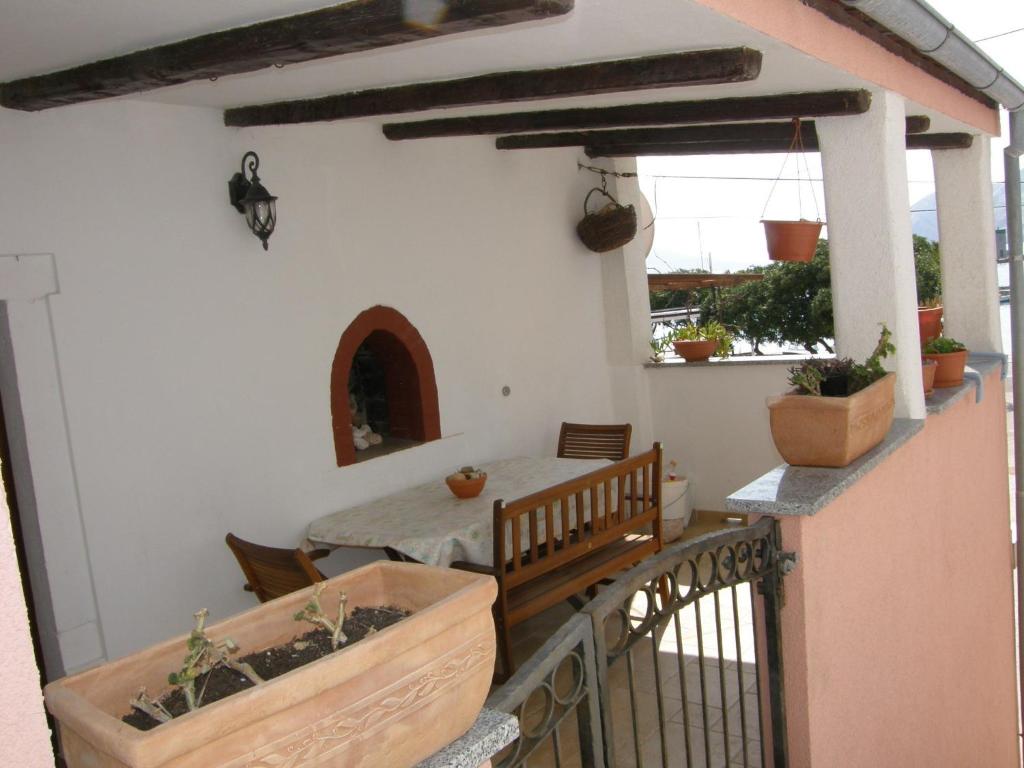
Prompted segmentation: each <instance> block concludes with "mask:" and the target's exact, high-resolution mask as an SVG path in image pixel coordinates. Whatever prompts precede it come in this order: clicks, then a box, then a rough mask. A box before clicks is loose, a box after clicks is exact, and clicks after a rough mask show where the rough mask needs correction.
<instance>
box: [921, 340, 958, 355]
mask: <svg viewBox="0 0 1024 768" xmlns="http://www.w3.org/2000/svg"><path fill="white" fill-rule="evenodd" d="M965 349H967V347H966V346H964V345H963V344H961V343H960V342H959V341H957V340H956V339H950V338H947V337H945V336H939V338H937V339H932V340H931V341H929V342H928V344H927V345H926V346H925V348H924V353H925V354H926V355H948V354H949V353H950V352H963V351H964V350H965Z"/></svg>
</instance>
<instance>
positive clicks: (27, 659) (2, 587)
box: [0, 481, 53, 768]
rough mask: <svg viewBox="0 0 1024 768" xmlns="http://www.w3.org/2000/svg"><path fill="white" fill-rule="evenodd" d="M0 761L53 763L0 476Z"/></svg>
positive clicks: (48, 767)
mask: <svg viewBox="0 0 1024 768" xmlns="http://www.w3.org/2000/svg"><path fill="white" fill-rule="evenodd" d="M0 616H3V621H0V648H2V649H3V651H2V652H0V665H2V666H3V684H2V685H0V765H9V766H15V765H17V766H20V767H21V768H53V749H52V748H51V747H50V730H49V728H47V726H46V715H45V714H44V712H43V695H42V692H41V691H40V689H39V669H38V668H37V667H36V660H35V656H34V655H33V653H32V639H31V637H30V636H29V629H28V613H27V612H26V610H25V600H24V597H23V595H22V591H21V578H20V575H19V573H18V562H17V560H16V558H15V554H14V538H13V536H12V534H11V518H10V511H9V510H8V508H7V495H6V494H5V493H4V487H3V482H2V481H0Z"/></svg>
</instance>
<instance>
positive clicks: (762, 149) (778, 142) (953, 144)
mask: <svg viewBox="0 0 1024 768" xmlns="http://www.w3.org/2000/svg"><path fill="white" fill-rule="evenodd" d="M973 141H974V137H973V136H972V135H971V134H969V133H919V134H911V135H908V136H907V149H930V150H943V149H966V148H968V147H970V146H971V144H972V143H973ZM789 146H790V140H789V139H771V138H765V139H747V140H744V139H729V140H723V141H692V142H687V143H678V142H677V143H671V142H647V143H634V144H626V143H619V144H611V143H610V144H594V145H587V146H585V147H584V151H585V152H586V154H587V157H641V156H644V155H664V156H683V155H743V154H751V155H756V154H767V153H783V152H788V151H789ZM804 149H806V150H807V151H808V152H817V151H818V149H819V148H818V137H817V135H814V136H813V137H811V138H810V139H809V140H808V139H805V140H804Z"/></svg>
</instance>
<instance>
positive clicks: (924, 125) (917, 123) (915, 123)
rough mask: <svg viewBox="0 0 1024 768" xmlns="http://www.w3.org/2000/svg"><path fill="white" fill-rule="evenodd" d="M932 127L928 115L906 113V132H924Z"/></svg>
mask: <svg viewBox="0 0 1024 768" xmlns="http://www.w3.org/2000/svg"><path fill="white" fill-rule="evenodd" d="M931 127H932V119H931V118H930V117H928V115H907V133H924V132H925V131H927V130H928V129H929V128H931Z"/></svg>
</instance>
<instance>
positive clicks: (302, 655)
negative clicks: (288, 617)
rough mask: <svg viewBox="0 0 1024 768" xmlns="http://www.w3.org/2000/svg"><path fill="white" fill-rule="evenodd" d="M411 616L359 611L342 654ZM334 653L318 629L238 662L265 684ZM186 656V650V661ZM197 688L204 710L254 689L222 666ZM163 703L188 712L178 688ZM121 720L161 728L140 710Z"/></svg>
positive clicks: (348, 622)
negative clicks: (201, 693)
mask: <svg viewBox="0 0 1024 768" xmlns="http://www.w3.org/2000/svg"><path fill="white" fill-rule="evenodd" d="M408 615H409V611H403V610H401V609H399V608H386V607H380V608H356V609H354V610H353V611H352V612H351V613H350V614H349V615H348V616H347V617H346V618H345V624H344V627H343V630H344V632H345V635H346V636H347V637H348V641H347V642H345V643H342V644H341V645H340V646H338V650H339V651H340V650H341V649H342V648H346V647H348V646H350V645H352V643H356V642H359V641H360V640H362V639H363V638H364V637H366V635H367V634H369V633H370V630H371V629H373V630H375V631H380V630H382V629H384V628H385V627H389V626H391V625H392V624H395V623H397V622H399V621H401V620H402V619H404V618H405V617H406V616H408ZM331 653H333V651H332V650H331V633H330V632H328V631H327V630H326V629H319V628H318V629H314V630H311V631H309V632H307V633H306V634H304V635H302V636H301V637H297V638H296V639H294V640H292V641H290V642H288V643H285V644H284V645H278V646H275V647H273V648H268V649H267V650H265V651H257V652H256V653H250V654H249V655H248V656H243V657H241V658H239V659H238V660H239V661H243V662H246V663H248V664H251V665H252V668H253V669H255V670H256V674H258V675H259V676H260V677H262V678H263V679H264V680H270V679H272V678H275V677H277V676H278V675H283V674H284V673H285V672H291V671H292V670H293V669H298V668H299V667H301V666H304V665H306V664H309V663H311V662H314V661H316V660H317V659H321V658H323V657H324V656H328V655H330V654H331ZM184 654H185V651H184V648H183V650H182V656H183V657H184ZM195 687H196V698H199V692H200V691H203V697H202V704H201V705H200V706H201V707H203V706H206V705H207V704H212V703H213V702H215V701H220V700H221V699H224V698H227V697H228V696H230V695H232V694H234V693H238V692H239V691H244V690H245V689H246V688H252V687H253V683H252V681H250V680H249V679H248V678H247V677H245V676H244V675H242V674H240V673H238V672H235V671H234V670H233V669H228V668H227V667H223V666H221V667H217V668H215V669H214V670H212V671H211V672H208V673H207V674H205V675H201V676H199V677H198V678H196V686H195ZM160 703H161V704H162V705H163V706H164V707H166V708H167V710H168V711H169V712H170V713H171V714H172V715H174V716H175V717H180V716H181V715H184V714H185V713H186V712H188V705H187V704H186V703H185V694H184V693H182V692H181V689H180V688H175V689H174V690H173V691H171V692H170V693H168V694H166V695H165V696H163V697H162V698H161V699H160ZM121 720H122V721H123V722H125V723H128V725H131V726H134V727H135V728H138V729H139V730H140V731H148V730H150V729H151V728H155V727H156V726H158V725H160V722H159V721H157V720H155V719H154V718H152V717H150V716H149V715H147V714H146V713H145V712H141V711H139V710H137V709H133V710H132V711H131V712H129V713H128V714H127V715H125V716H124V717H122V718H121Z"/></svg>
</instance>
